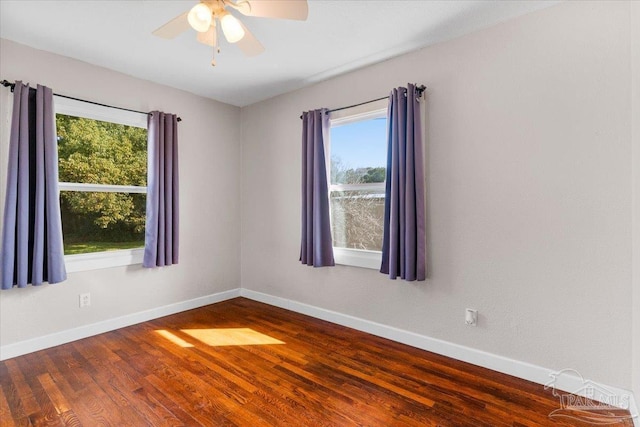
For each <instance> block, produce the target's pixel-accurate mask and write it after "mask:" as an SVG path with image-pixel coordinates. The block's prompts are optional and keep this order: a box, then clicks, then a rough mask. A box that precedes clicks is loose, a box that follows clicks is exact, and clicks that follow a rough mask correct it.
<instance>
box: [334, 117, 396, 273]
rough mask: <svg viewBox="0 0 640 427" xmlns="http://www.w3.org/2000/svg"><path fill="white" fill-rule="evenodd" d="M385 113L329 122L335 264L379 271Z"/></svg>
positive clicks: (384, 156) (385, 152)
mask: <svg viewBox="0 0 640 427" xmlns="http://www.w3.org/2000/svg"><path fill="white" fill-rule="evenodd" d="M386 117H387V110H386V108H382V109H380V108H379V107H378V108H376V109H375V110H370V111H367V112H364V113H359V114H353V113H351V114H350V115H343V116H342V117H335V115H332V118H331V138H330V156H329V158H330V164H329V166H328V168H329V174H330V178H331V180H330V186H329V202H330V207H331V232H332V237H333V246H334V256H335V259H336V263H338V264H345V265H353V266H357V267H365V268H374V269H379V268H380V263H381V260H382V254H381V250H382V235H383V219H384V198H385V176H386V163H387V138H386V129H387V120H386Z"/></svg>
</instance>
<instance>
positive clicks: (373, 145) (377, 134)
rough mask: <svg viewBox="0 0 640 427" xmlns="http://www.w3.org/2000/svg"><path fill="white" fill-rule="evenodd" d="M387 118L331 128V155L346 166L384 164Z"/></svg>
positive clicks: (385, 158) (359, 166) (376, 165)
mask: <svg viewBox="0 0 640 427" xmlns="http://www.w3.org/2000/svg"><path fill="white" fill-rule="evenodd" d="M386 136H387V119H386V118H381V119H373V120H366V121H362V122H355V123H350V124H347V125H342V126H336V127H333V128H331V155H332V156H337V157H339V158H340V159H341V160H342V163H343V164H344V165H345V166H346V167H348V168H354V169H357V168H364V167H378V166H386V163H387V138H386Z"/></svg>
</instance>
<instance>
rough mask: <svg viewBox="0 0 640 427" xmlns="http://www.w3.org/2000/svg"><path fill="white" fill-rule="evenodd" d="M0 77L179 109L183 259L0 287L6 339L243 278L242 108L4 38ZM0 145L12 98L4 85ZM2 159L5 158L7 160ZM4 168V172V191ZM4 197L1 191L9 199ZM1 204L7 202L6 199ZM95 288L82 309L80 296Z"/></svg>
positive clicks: (0, 339) (232, 284) (1, 341)
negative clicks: (170, 264)
mask: <svg viewBox="0 0 640 427" xmlns="http://www.w3.org/2000/svg"><path fill="white" fill-rule="evenodd" d="M0 76H2V78H3V79H7V80H10V81H11V80H16V79H21V80H23V81H25V82H31V83H40V84H44V85H47V86H49V87H51V88H53V89H54V91H55V92H57V93H60V94H64V95H70V96H75V97H79V98H82V99H87V100H95V101H99V102H102V103H106V104H111V105H118V106H124V107H127V108H132V109H137V110H141V111H149V110H152V109H158V110H161V111H166V112H171V113H176V114H179V115H180V116H181V117H182V119H183V122H182V123H181V125H180V127H179V143H180V148H179V150H180V151H179V155H180V163H181V165H180V184H181V186H180V190H181V194H180V208H181V218H180V219H181V224H180V231H181V242H180V243H181V245H180V250H181V253H180V255H181V260H180V264H178V265H177V266H174V267H171V268H160V269H153V270H150V269H144V270H143V269H142V268H141V266H140V265H136V266H129V267H119V268H111V269H104V270H96V271H88V272H80V273H71V274H69V280H68V281H66V282H64V283H61V284H58V285H43V286H40V287H28V288H25V289H12V290H8V291H2V292H0V345H8V344H12V343H16V342H20V341H25V340H28V339H30V338H35V337H40V336H44V335H47V334H50V333H54V332H60V331H65V330H67V329H71V328H74V327H79V326H83V325H89V324H92V323H95V322H99V321H103V320H108V319H112V318H117V317H120V316H125V315H128V314H133V313H138V312H141V311H144V310H149V309H153V308H156V307H163V306H166V305H170V304H173V303H177V302H182V301H186V300H190V299H193V298H197V297H201V296H206V295H210V294H214V293H217V292H221V291H224V290H228V289H235V288H238V287H239V286H240V244H239V241H238V236H239V234H240V224H239V221H238V217H239V215H240V195H239V192H240V185H239V182H240V175H239V169H240V130H239V126H240V121H239V120H240V109H239V108H237V107H232V106H229V105H226V104H222V103H219V102H215V101H212V100H210V99H206V98H201V97H198V96H195V95H192V94H189V93H187V92H183V91H179V90H176V89H171V88H168V87H166V86H161V85H157V84H154V83H150V82H147V81H143V80H140V79H136V78H133V77H129V76H126V75H124V74H120V73H117V72H114V71H110V70H107V69H104V68H100V67H96V66H93V65H90V64H87V63H84V62H80V61H76V60H73V59H69V58H66V57H62V56H59V55H54V54H51V53H47V52H43V51H39V50H35V49H32V48H29V47H26V46H23V45H19V44H16V43H13V42H10V41H7V40H1V41H0ZM0 93H1V94H2V98H0V99H2V102H0V120H2V126H1V128H2V130H3V132H2V138H3V140H2V141H1V142H0V147H3V149H6V147H7V139H6V137H7V129H8V120H9V117H10V115H11V114H10V111H9V110H10V109H11V107H10V105H8V103H7V101H8V100H9V98H10V97H9V96H8V93H9V91H8V90H7V89H2V91H1V92H0ZM3 164H4V163H3ZM5 179H6V168H5V167H3V168H2V169H1V170H0V187H1V188H3V189H4V187H5V183H4V180H5ZM2 200H4V198H2ZM3 204H4V203H3ZM83 292H90V293H91V307H89V308H84V309H79V308H78V295H79V294H80V293H83Z"/></svg>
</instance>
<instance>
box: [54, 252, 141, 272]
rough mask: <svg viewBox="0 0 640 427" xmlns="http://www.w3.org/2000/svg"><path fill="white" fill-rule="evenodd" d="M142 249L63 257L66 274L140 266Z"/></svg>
mask: <svg viewBox="0 0 640 427" xmlns="http://www.w3.org/2000/svg"><path fill="white" fill-rule="evenodd" d="M143 257H144V249H142V248H140V249H122V250H118V251H108V252H94V253H90V254H78V255H65V257H64V262H65V265H66V268H67V273H75V272H78V271H90V270H99V269H102V268H112V267H122V266H126V265H135V264H142V258H143Z"/></svg>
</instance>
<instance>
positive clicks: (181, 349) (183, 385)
mask: <svg viewBox="0 0 640 427" xmlns="http://www.w3.org/2000/svg"><path fill="white" fill-rule="evenodd" d="M559 408H560V405H559V402H558V399H557V398H555V397H553V396H552V394H551V392H550V391H544V389H543V387H542V386H540V385H538V384H534V383H530V382H527V381H524V380H520V379H516V378H513V377H510V376H508V375H504V374H500V373H496V372H494V371H490V370H487V369H483V368H479V367H477V366H473V365H469V364H466V363H462V362H459V361H455V360H452V359H449V358H446V357H443V356H439V355H436V354H433V353H429V352H426V351H422V350H418V349H415V348H412V347H408V346H405V345H402V344H398V343H395V342H392V341H388V340H385V339H382V338H378V337H374V336H371V335H368V334H365V333H361V332H358V331H354V330H352V329H348V328H344V327H341V326H338V325H335V324H332V323H328V322H324V321H320V320H317V319H313V318H310V317H306V316H303V315H299V314H296V313H292V312H289V311H286V310H282V309H279V308H275V307H271V306H268V305H264V304H260V303H257V302H254V301H250V300H247V299H243V298H237V299H234V300H231V301H226V302H222V303H219V304H214V305H211V306H207V307H203V308H200V309H196V310H191V311H188V312H184V313H180V314H177V315H173V316H168V317H164V318H161V319H157V320H154V321H150V322H146V323H142V324H139V325H135V326H131V327H128V328H123V329H120V330H117V331H113V332H108V333H105V334H102V335H99V336H95V337H91V338H87V339H84V340H80V341H76V342H73V343H69V344H65V345H61V346H58V347H54V348H51V349H47V350H43V351H39V352H36V353H31V354H28V355H25V356H20V357H16V358H13V359H9V360H6V361H4V362H0V420H1V423H0V424H1V425H2V427H9V426H12V425H16V426H29V425H34V426H35V425H51V426H98V425H104V426H108V425H110V426H251V427H254V426H518V427H522V426H543V425H545V426H546V425H550V426H568V425H576V426H592V425H594V424H589V423H586V422H582V423H581V422H579V421H578V420H575V419H571V418H566V417H564V418H562V419H555V418H554V419H551V418H549V414H550V413H551V412H552V411H554V410H558V409H559ZM611 412H612V413H616V414H618V415H624V413H623V412H621V411H619V410H618V411H611ZM627 414H628V413H627ZM582 415H584V414H582ZM609 425H627V426H632V423H631V421H630V420H626V421H623V422H620V423H618V424H609Z"/></svg>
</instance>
